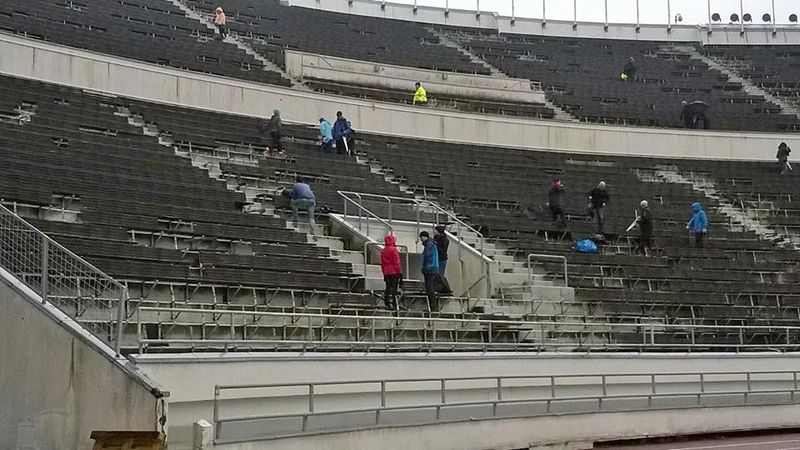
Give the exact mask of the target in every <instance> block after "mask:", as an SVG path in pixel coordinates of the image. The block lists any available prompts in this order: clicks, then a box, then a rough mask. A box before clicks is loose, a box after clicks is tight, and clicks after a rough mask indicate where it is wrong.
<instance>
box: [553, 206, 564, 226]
mask: <svg viewBox="0 0 800 450" xmlns="http://www.w3.org/2000/svg"><path fill="white" fill-rule="evenodd" d="M550 213H551V214H552V215H553V222H558V223H560V224H561V225H564V224H565V220H564V211H563V210H562V209H561V207H559V206H551V207H550Z"/></svg>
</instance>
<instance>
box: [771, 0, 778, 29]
mask: <svg viewBox="0 0 800 450" xmlns="http://www.w3.org/2000/svg"><path fill="white" fill-rule="evenodd" d="M772 32H773V33H777V32H778V27H777V26H776V25H775V0H772Z"/></svg>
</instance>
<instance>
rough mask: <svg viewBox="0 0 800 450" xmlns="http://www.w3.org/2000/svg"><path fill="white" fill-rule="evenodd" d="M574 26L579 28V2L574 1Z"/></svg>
mask: <svg viewBox="0 0 800 450" xmlns="http://www.w3.org/2000/svg"><path fill="white" fill-rule="evenodd" d="M572 25H573V26H576V27H577V26H578V0H572Z"/></svg>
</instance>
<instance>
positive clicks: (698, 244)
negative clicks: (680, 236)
mask: <svg viewBox="0 0 800 450" xmlns="http://www.w3.org/2000/svg"><path fill="white" fill-rule="evenodd" d="M704 237H705V234H704V233H695V234H694V246H695V248H703V238H704Z"/></svg>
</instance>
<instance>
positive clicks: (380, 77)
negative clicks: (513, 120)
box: [286, 50, 544, 103]
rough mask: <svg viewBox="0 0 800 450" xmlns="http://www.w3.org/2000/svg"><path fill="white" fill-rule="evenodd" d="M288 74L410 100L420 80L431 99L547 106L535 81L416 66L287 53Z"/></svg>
mask: <svg viewBox="0 0 800 450" xmlns="http://www.w3.org/2000/svg"><path fill="white" fill-rule="evenodd" d="M286 72H287V73H289V75H292V76H295V77H299V78H318V79H322V80H328V81H334V82H343V83H349V84H358V85H362V86H372V87H381V88H389V89H394V90H405V91H408V99H409V102H410V101H411V96H412V95H411V94H412V93H413V92H414V83H416V82H417V81H419V82H420V83H422V85H423V86H424V87H425V89H426V90H427V91H428V96H429V97H431V98H436V97H437V96H453V97H460V98H477V99H484V100H497V101H505V102H509V101H510V102H529V103H544V92H541V91H532V90H531V81H530V80H524V79H519V78H499V77H492V76H485V75H470V74H462V73H452V72H440V71H437V70H427V69H417V68H414V67H403V66H393V65H390V64H379V63H373V62H365V61H357V60H353V59H347V58H336V57H332V56H325V55H316V54H313V53H304V52H297V51H293V50H287V51H286Z"/></svg>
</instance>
